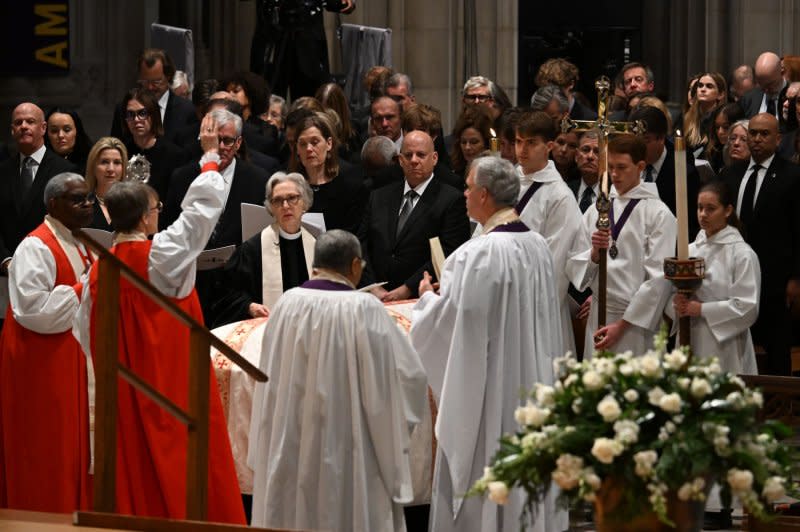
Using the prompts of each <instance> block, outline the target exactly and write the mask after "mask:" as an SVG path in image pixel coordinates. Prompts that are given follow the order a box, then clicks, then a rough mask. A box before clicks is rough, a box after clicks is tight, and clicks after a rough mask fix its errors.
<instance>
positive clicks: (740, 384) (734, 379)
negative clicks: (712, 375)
mask: <svg viewBox="0 0 800 532" xmlns="http://www.w3.org/2000/svg"><path fill="white" fill-rule="evenodd" d="M731 384H735V385H736V386H738V387H739V389H740V390H744V389H745V388H746V387H747V385H746V384H745V383H744V381H743V380H742V378H741V377H739V376H738V375H734V376H733V377H731Z"/></svg>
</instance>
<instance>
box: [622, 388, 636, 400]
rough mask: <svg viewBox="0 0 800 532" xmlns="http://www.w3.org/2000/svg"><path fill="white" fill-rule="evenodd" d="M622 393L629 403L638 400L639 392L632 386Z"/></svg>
mask: <svg viewBox="0 0 800 532" xmlns="http://www.w3.org/2000/svg"><path fill="white" fill-rule="evenodd" d="M623 395H624V396H625V400H626V401H628V402H629V403H635V402H636V401H638V400H639V392H637V391H636V390H634V389H633V388H631V389H629V390H625V393H624V394H623Z"/></svg>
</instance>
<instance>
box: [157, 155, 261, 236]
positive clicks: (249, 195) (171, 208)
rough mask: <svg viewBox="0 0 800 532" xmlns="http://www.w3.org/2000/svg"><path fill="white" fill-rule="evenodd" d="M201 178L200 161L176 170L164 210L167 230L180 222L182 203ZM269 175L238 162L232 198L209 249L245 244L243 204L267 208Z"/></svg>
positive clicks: (229, 198)
mask: <svg viewBox="0 0 800 532" xmlns="http://www.w3.org/2000/svg"><path fill="white" fill-rule="evenodd" d="M199 174H200V166H199V164H198V162H197V161H194V162H192V163H189V164H187V165H185V166H182V167H180V168H178V169H177V170H175V173H173V174H172V180H171V183H170V187H169V196H168V197H167V201H166V206H165V209H164V215H163V216H162V218H163V220H164V225H163V227H167V226H169V225H170V224H171V223H172V222H174V221H175V220H177V219H178V216H180V213H181V202H182V201H183V198H184V196H186V191H187V190H188V189H189V185H191V183H192V181H194V179H195V178H196V177H197V176H198V175H199ZM267 179H268V177H267V174H266V173H265V172H264V171H263V170H261V169H260V168H257V167H255V166H253V165H252V164H250V163H248V162H246V161H243V160H241V159H237V160H236V169H235V170H234V172H233V182H232V183H231V191H230V193H229V194H228V201H227V202H226V203H225V210H224V211H223V212H222V216H220V219H219V222H217V228H216V229H215V230H214V234H213V235H212V237H211V239H210V240H209V241H208V243H207V244H206V249H214V248H218V247H222V246H229V245H236V246H238V245H239V244H241V243H242V209H241V205H242V203H253V204H256V205H263V204H264V199H265V194H266V186H267Z"/></svg>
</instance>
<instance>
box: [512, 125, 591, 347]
mask: <svg viewBox="0 0 800 532" xmlns="http://www.w3.org/2000/svg"><path fill="white" fill-rule="evenodd" d="M555 138H556V126H555V123H554V122H553V119H552V118H550V117H549V116H548V115H547V114H546V113H544V112H542V111H529V112H525V113H523V114H522V115H521V116H520V117H519V121H518V122H517V126H516V142H515V151H516V155H517V162H518V164H517V171H518V173H519V176H520V177H519V180H520V190H519V199H518V201H517V205H516V207H515V208H516V211H517V213H519V217H520V219H521V220H522V221H523V222H524V223H525V225H527V226H528V228H530V229H531V230H532V231H536V232H537V233H539V234H541V235H542V236H543V237H544V239H545V240H546V241H547V246H548V247H549V248H550V252H551V253H552V255H553V270H554V272H555V280H556V283H557V292H556V294H557V296H558V303H559V307H558V311H559V312H560V313H561V320H562V328H563V341H564V348H565V349H567V350H569V351H573V352H574V351H575V335H574V333H573V331H572V320H571V319H570V310H569V309H570V304H569V295H568V291H569V279H568V278H567V275H566V272H565V270H566V264H567V259H568V258H569V253H570V251H571V249H572V246H573V243H574V241H575V237H576V236H577V235H578V232H579V231H580V229H581V211H580V209H579V208H578V202H577V201H576V200H575V195H574V194H573V193H572V191H571V190H570V188H569V186H567V184H566V182H565V181H564V179H563V178H562V177H561V174H559V173H558V170H556V166H555V163H554V162H553V161H552V160H550V159H549V156H550V152H551V151H552V149H553V145H554V141H555Z"/></svg>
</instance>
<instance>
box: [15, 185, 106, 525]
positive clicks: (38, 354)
mask: <svg viewBox="0 0 800 532" xmlns="http://www.w3.org/2000/svg"><path fill="white" fill-rule="evenodd" d="M39 201H42V200H41V198H39ZM44 203H45V205H46V207H47V215H46V216H45V218H44V221H43V222H42V224H41V225H39V227H37V228H36V229H34V230H33V231H32V232H31V233H30V234H29V235H28V236H27V237H26V238H25V239H23V240H22V242H21V243H20V244H19V246H17V249H16V251H15V252H14V257H13V259H12V260H11V267H10V268H9V271H8V274H9V283H8V288H9V297H10V300H11V302H10V305H9V307H8V311H7V312H6V318H5V325H4V327H3V332H2V338H0V508H15V509H19V510H33V511H39V512H57V513H69V512H73V511H75V510H88V509H89V507H90V505H91V477H90V476H89V421H88V411H89V409H88V403H87V401H88V396H87V384H86V382H87V381H86V380H87V373H86V359H85V358H84V357H83V355H82V354H81V349H80V346H79V345H78V343H77V342H76V341H75V339H74V338H73V337H72V332H71V329H72V318H73V316H74V315H75V313H76V311H77V310H78V304H79V299H78V293H79V292H78V291H79V290H80V286H81V285H80V283H79V281H80V278H81V275H83V273H84V272H85V271H86V269H87V268H88V267H89V265H90V263H91V257H92V256H91V255H90V254H89V253H88V251H87V250H86V248H85V247H84V246H83V245H82V244H80V243H78V242H77V241H76V240H75V239H74V238H73V237H72V233H71V231H72V230H73V229H78V228H81V227H86V226H87V225H89V223H90V222H91V221H92V201H91V197H90V196H89V187H88V186H87V185H86V183H85V182H84V180H83V178H82V177H81V176H79V175H78V174H72V173H62V174H58V175H56V176H54V177H53V178H52V179H51V180H50V181H48V182H47V185H46V186H45V187H44Z"/></svg>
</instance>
